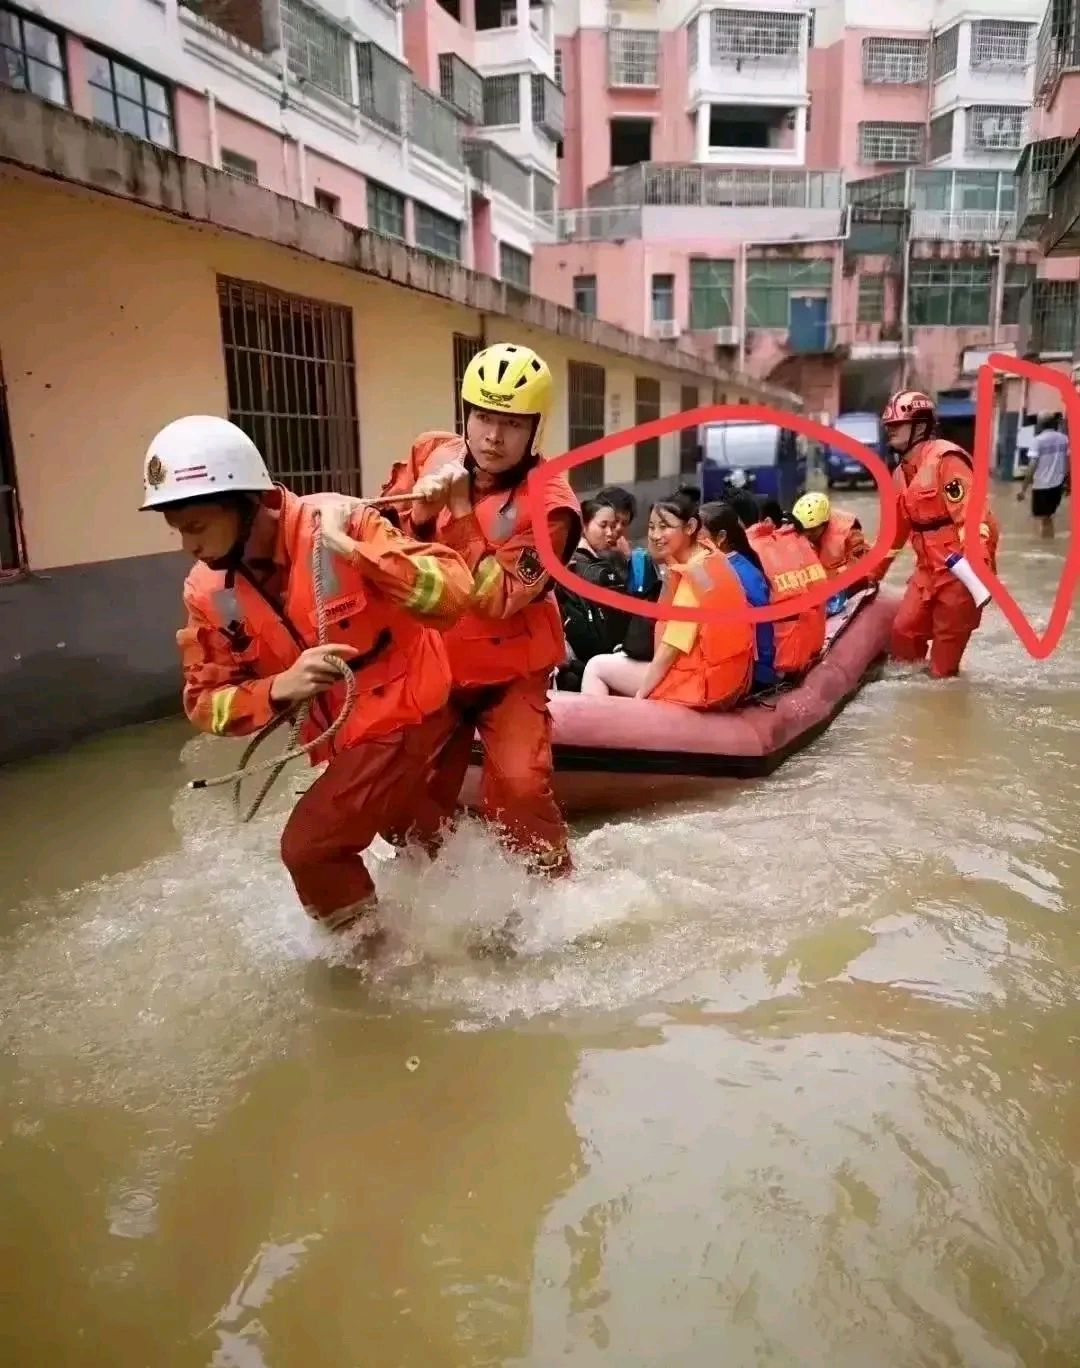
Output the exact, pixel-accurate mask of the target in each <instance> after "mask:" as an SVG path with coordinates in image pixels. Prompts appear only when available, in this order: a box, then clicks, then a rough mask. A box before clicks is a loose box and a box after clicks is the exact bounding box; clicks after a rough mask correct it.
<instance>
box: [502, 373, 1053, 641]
mask: <svg viewBox="0 0 1080 1368" xmlns="http://www.w3.org/2000/svg"><path fill="white" fill-rule="evenodd" d="M995 370H1003V371H1008V372H1010V373H1011V374H1014V375H1019V376H1022V377H1024V378H1026V379H1028V380H1032V381H1034V382H1036V383H1041V384H1045V385H1050V386H1052V387H1053V388H1054V389H1056V390H1057V391H1058V392H1059V393H1060V394H1061V396H1062V400H1063V403H1064V409H1065V416H1066V420H1067V423H1068V430H1069V431H1070V432H1071V433H1073V434H1080V393H1078V392H1077V391H1076V390H1074V389H1073V388H1072V386H1071V385H1070V384H1069V381H1068V379H1067V377H1065V376H1063V375H1061V374H1059V373H1058V372H1057V371H1052V370H1050V369H1049V368H1047V367H1044V366H1039V365H1036V364H1035V363H1033V362H1029V361H1021V360H1018V359H1017V358H1016V357H1012V356H1004V355H1000V354H998V353H995V354H993V355H992V356H990V357H989V358H988V359H987V361H986V363H985V364H984V365H982V366H981V367H980V369H979V377H978V388H977V392H976V408H975V451H974V453H973V463H974V478H973V482H972V492H971V497H972V511H971V512H970V513H969V515H968V516H969V518H970V519H971V521H972V522H974V523H975V524H976V525H978V523H979V522H980V521H981V520H982V514H983V512H984V511H985V509H986V507H987V503H988V497H989V484H990V445H991V437H992V432H993V417H994V371H995ZM733 419H734V420H737V421H741V422H757V423H768V424H772V425H774V426H776V427H782V428H787V429H788V430H789V431H792V432H797V433H800V434H801V435H802V436H804V437H808V438H810V439H811V440H813V441H816V442H819V443H821V444H823V445H825V446H831V447H836V448H838V449H839V450H840V451H843V452H845V453H846V454H847V455H849V456H851V457H852V458H853V459H854V460H856V461H859V462H860V464H862V465H864V466H865V467H866V469H867V471H868V472H869V473H870V474H871V475H872V476H873V477H874V483H875V484H876V485H877V489H878V498H879V501H880V526H879V529H878V535H877V540H876V541H875V542H874V544H873V546H872V547H871V548H870V551H869V553H868V554H867V555H866V556H864V557H863V558H862V559H861V560H860V561H859V562H858V564H857V565H853V566H850V567H849V568H848V569H846V570H844V571H843V573H842V574H839V575H837V576H836V577H835V578H833V579H830V580H828V581H826V582H825V583H823V584H819V585H817V586H816V587H813V588H810V589H808V590H807V591H806V592H805V593H804V594H801V595H799V597H798V598H794V599H785V600H784V602H783V603H772V604H768V605H766V606H765V607H763V608H752V607H751V606H750V605H749V604H746V605H745V606H744V607H740V608H737V609H731V610H726V611H723V612H718V611H715V610H711V609H705V608H700V607H697V608H689V607H687V608H682V607H676V606H675V605H674V604H671V603H650V602H648V601H646V600H639V601H635V605H634V609H633V611H634V613H635V614H640V616H642V617H648V618H653V619H655V620H656V621H663V622H667V621H674V622H752V623H757V622H775V621H777V620H778V619H779V618H787V617H791V616H793V614H796V613H800V612H804V611H805V610H806V609H807V608H814V607H817V605H818V604H822V603H825V602H827V601H828V600H829V599H830V598H832V597H833V595H834V594H837V593H839V592H840V591H841V590H842V589H846V588H848V587H849V586H850V585H852V584H854V583H855V582H856V581H857V580H861V579H864V578H865V577H866V575H867V572H868V571H871V570H873V569H875V568H876V567H877V566H879V565H881V564H882V562H883V561H884V560H885V559H886V558H887V556H888V554H889V552H890V551H891V550H892V547H893V543H894V541H895V539H896V530H897V508H896V488H895V485H894V484H893V476H892V473H891V472H890V471H889V468H888V467H887V466H886V464H885V462H884V461H883V460H882V459H881V457H880V456H878V455H877V453H876V452H874V451H871V450H870V448H869V447H866V446H864V445H863V444H862V443H861V442H859V441H856V439H855V438H854V437H851V436H849V435H848V434H847V433H845V432H839V431H837V430H836V429H835V428H829V427H825V426H824V425H823V424H821V423H816V422H814V420H813V419H812V418H804V417H803V416H802V415H801V414H797V413H788V412H785V411H784V410H781V409H774V408H769V407H767V406H766V405H763V404H737V405H736V404H709V405H704V406H703V407H701V408H696V409H688V410H687V411H686V412H685V413H672V414H669V415H668V416H667V417H666V418H655V419H653V420H652V422H649V423H641V424H640V425H639V426H637V427H633V428H626V429H625V430H624V431H622V432H615V433H612V434H610V435H609V436H605V437H598V438H597V439H596V441H595V442H587V443H586V444H585V445H584V446H580V447H577V448H576V450H574V451H568V452H565V453H564V454H563V455H562V456H556V457H554V458H552V459H550V460H547V461H545V462H544V463H543V464H542V465H539V466H537V468H536V469H535V470H534V471H533V472H532V474H531V475H530V476H529V483H528V491H527V497H528V500H529V505H530V512H531V514H532V525H533V530H534V533H535V536H536V549H537V551H538V552H539V554H540V559H541V561H542V562H543V565H544V569H545V570H546V571H547V573H548V574H549V575H550V576H551V578H552V579H554V580H556V581H557V582H558V583H559V584H561V585H563V586H564V587H565V588H567V589H570V590H572V591H573V592H574V593H575V594H578V595H580V596H581V597H582V598H584V599H588V600H589V601H591V602H593V603H599V604H601V605H602V606H604V607H607V608H615V609H618V610H620V611H622V612H625V611H626V606H627V605H626V595H625V594H621V593H619V592H618V591H617V590H614V589H603V588H601V587H600V586H599V585H596V584H590V583H589V582H588V581H587V580H584V579H582V578H581V576H580V575H575V574H574V573H573V572H572V571H570V570H568V569H567V568H566V566H564V565H563V564H562V562H561V561H560V560H559V558H558V557H557V556H556V554H555V548H554V546H553V544H552V541H551V532H550V530H549V528H548V524H547V516H546V513H545V511H544V499H543V489H544V484H545V482H546V481H547V480H550V479H553V478H554V477H555V476H556V475H564V474H566V473H567V472H568V471H570V470H572V469H573V468H574V466H577V465H581V464H582V463H583V462H585V461H592V460H595V459H596V458H597V457H598V456H606V455H607V454H608V452H610V451H619V450H621V449H622V448H623V447H627V446H630V445H631V444H633V443H635V442H644V441H648V440H649V439H650V438H652V437H663V436H666V435H667V434H668V433H669V432H680V431H682V429H683V428H687V427H697V426H698V425H700V424H705V423H716V422H724V421H730V420H733ZM1070 451H1071V455H1070V460H1071V470H1072V485H1073V489H1074V490H1075V489H1077V488H1078V487H1080V440H1078V438H1077V437H1076V436H1074V437H1073V439H1072V442H1071V448H1070ZM976 513H978V515H979V516H978V517H976ZM1078 534H1080V525H1078V523H1077V519H1076V518H1075V516H1073V517H1071V521H1070V530H1069V551H1068V557H1067V559H1066V562H1065V568H1064V571H1063V573H1062V577H1061V583H1060V585H1059V587H1058V592H1057V597H1056V598H1055V600H1054V607H1053V611H1052V613H1051V615H1050V621H1049V623H1048V625H1047V628H1046V631H1045V632H1044V633H1043V635H1042V637H1039V636H1038V634H1037V633H1036V632H1035V631H1034V629H1033V628H1032V626H1031V624H1030V623H1029V622H1028V620H1027V618H1026V617H1025V616H1024V613H1023V610H1022V609H1021V608H1020V607H1019V606H1018V605H1017V603H1016V601H1015V600H1014V599H1013V597H1012V595H1011V594H1010V593H1009V591H1008V590H1007V589H1006V588H1005V586H1004V585H1003V584H1002V583H1001V581H1000V579H998V577H997V575H996V574H995V573H994V572H993V571H992V570H991V569H990V567H989V566H988V565H987V563H986V556H985V553H984V552H983V548H982V545H981V539H980V538H975V539H974V540H973V541H972V543H971V544H970V545H968V546H966V547H965V549H966V552H967V556H968V559H969V561H970V562H971V563H972V565H973V566H974V568H975V570H976V572H977V573H978V575H979V577H980V578H981V579H982V580H983V581H984V582H985V584H986V587H987V588H988V589H989V590H990V593H991V594H992V596H993V598H994V601H995V602H996V603H997V604H998V606H999V607H1000V608H1001V610H1002V612H1003V613H1004V614H1005V616H1006V618H1007V619H1008V620H1009V622H1010V624H1011V625H1012V628H1013V631H1014V632H1015V633H1016V635H1017V636H1018V637H1019V639H1020V640H1021V641H1022V642H1023V644H1024V646H1025V647H1026V648H1027V650H1028V652H1029V654H1031V655H1032V656H1034V657H1036V658H1037V659H1045V658H1046V657H1047V656H1049V655H1050V654H1051V653H1052V652H1053V650H1054V649H1055V647H1056V646H1057V645H1058V643H1059V642H1060V640H1061V637H1062V634H1063V633H1064V631H1065V625H1066V622H1067V621H1068V617H1069V609H1070V607H1071V605H1072V599H1073V596H1074V593H1075V589H1076V585H1077V582H1078V580H1080V535H1078Z"/></svg>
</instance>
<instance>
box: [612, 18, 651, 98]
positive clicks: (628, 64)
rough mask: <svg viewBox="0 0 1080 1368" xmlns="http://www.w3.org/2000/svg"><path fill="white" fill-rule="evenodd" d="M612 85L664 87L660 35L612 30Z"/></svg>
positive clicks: (636, 30) (646, 30)
mask: <svg viewBox="0 0 1080 1368" xmlns="http://www.w3.org/2000/svg"><path fill="white" fill-rule="evenodd" d="M607 38H608V85H610V86H657V85H659V84H660V34H659V33H658V32H656V31H655V30H652V29H624V28H618V29H608V36H607Z"/></svg>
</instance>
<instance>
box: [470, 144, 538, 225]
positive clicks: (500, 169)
mask: <svg viewBox="0 0 1080 1368" xmlns="http://www.w3.org/2000/svg"><path fill="white" fill-rule="evenodd" d="M462 150H463V152H464V156H465V165H466V167H467V168H468V171H469V174H470V175H471V176H472V178H473V180H475V181H478V182H479V183H480V184H481V185H486V186H487V187H488V189H489V190H494V191H496V192H497V193H498V194H501V195H505V196H506V198H507V199H508V200H512V201H513V203H514V204H517V205H520V207H521V208H522V209H531V208H532V193H531V191H532V185H531V177H530V174H529V169H528V167H526V166H523V165H522V164H521V162H519V161H516V160H515V159H514V158H513V157H511V156H510V155H509V154H508V153H506V152H504V151H503V150H502V148H501V147H496V146H495V144H494V143H490V142H481V141H480V140H478V139H474V138H466V139H465V141H464V143H463V144H462Z"/></svg>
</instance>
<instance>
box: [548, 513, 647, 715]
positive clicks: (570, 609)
mask: <svg viewBox="0 0 1080 1368" xmlns="http://www.w3.org/2000/svg"><path fill="white" fill-rule="evenodd" d="M581 520H582V534H581V541H580V542H579V543H578V547H577V550H576V551H575V552H574V554H573V555H572V556H571V558H570V561H569V563H568V565H567V569H568V570H570V571H571V572H572V573H573V574H575V575H579V576H580V577H581V578H582V579H583V580H585V581H586V582H587V583H589V584H596V585H599V586H600V587H601V588H603V589H613V590H616V591H624V590H625V589H626V568H627V567H626V561H625V558H624V557H622V556H620V555H619V554H618V552H617V551H616V550H615V543H616V541H617V539H618V536H619V525H618V520H617V518H616V516H615V510H614V509H613V508H612V507H611V505H610V504H605V503H600V502H599V501H598V500H596V499H586V500H585V501H584V502H583V503H582V505H581ZM555 597H556V599H557V600H558V603H559V609H560V611H561V613H562V621H563V631H564V633H565V635H566V642H567V648H568V656H567V660H566V663H565V664H564V665H562V666H560V668H559V671H558V674H557V676H556V687H557V688H560V689H569V690H571V691H573V690H575V689H578V688H580V687H581V675H582V671H583V670H584V669H585V665H586V663H587V662H588V661H590V660H591V659H592V658H593V656H596V655H606V654H610V653H611V652H612V651H614V650H615V649H616V647H618V646H621V645H622V640H623V636H624V634H625V632H626V628H627V624H628V622H629V617H628V615H627V614H626V613H619V612H617V611H615V610H614V609H612V608H608V607H606V606H603V605H601V604H599V603H596V602H594V601H593V600H591V599H588V598H586V597H584V595H582V594H578V593H575V592H574V590H572V589H567V588H565V587H564V586H563V585H561V584H556V586H555Z"/></svg>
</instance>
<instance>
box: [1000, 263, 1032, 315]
mask: <svg viewBox="0 0 1080 1368" xmlns="http://www.w3.org/2000/svg"><path fill="white" fill-rule="evenodd" d="M1034 282H1035V267H1034V266H1033V265H1030V264H1027V263H1019V262H1013V263H1012V264H1010V265H1009V266H1006V268H1005V279H1004V281H1003V283H1002V286H1001V321H1002V323H1005V324H1010V323H1019V322H1020V305H1021V303H1022V302H1023V298H1024V296H1025V295H1026V294H1027V292H1028V290H1030V289H1031V287H1032V285H1033V284H1034Z"/></svg>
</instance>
